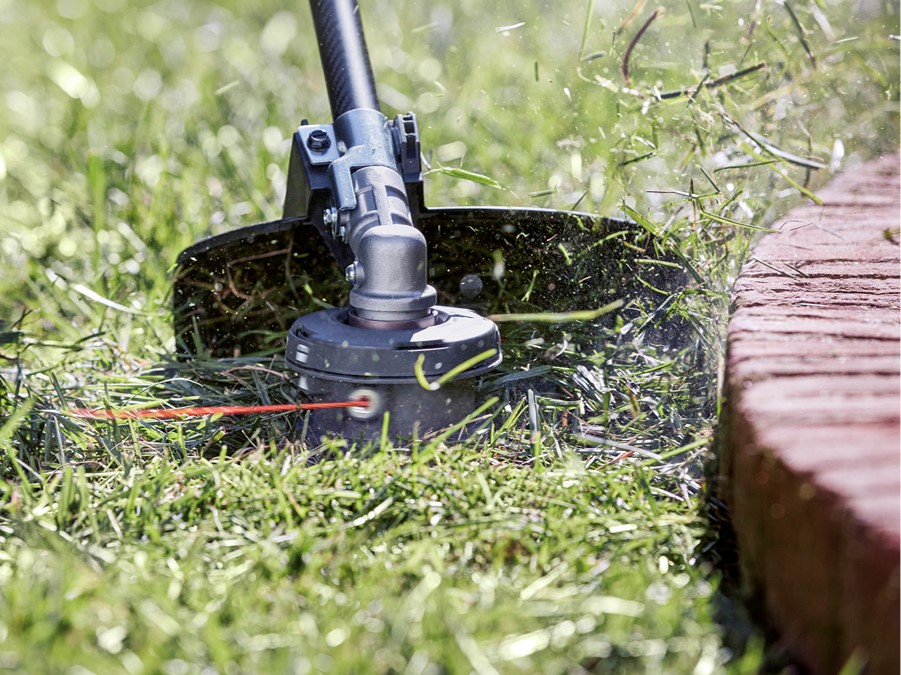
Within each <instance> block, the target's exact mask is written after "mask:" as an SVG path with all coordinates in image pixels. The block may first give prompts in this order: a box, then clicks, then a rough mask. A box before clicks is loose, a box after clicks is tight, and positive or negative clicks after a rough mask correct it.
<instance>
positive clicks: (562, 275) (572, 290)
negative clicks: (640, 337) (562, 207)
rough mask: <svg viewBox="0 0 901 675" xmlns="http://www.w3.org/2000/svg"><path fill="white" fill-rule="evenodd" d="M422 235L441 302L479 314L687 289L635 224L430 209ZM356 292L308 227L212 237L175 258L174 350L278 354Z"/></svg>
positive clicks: (576, 306)
mask: <svg viewBox="0 0 901 675" xmlns="http://www.w3.org/2000/svg"><path fill="white" fill-rule="evenodd" d="M417 226H418V227H419V229H420V230H421V231H422V232H423V234H424V235H425V238H426V240H427V241H428V242H429V282H430V283H431V284H432V285H433V286H434V287H435V288H436V290H437V291H438V299H439V302H440V303H441V304H444V305H453V306H462V307H468V308H472V309H476V310H477V311H479V312H480V313H481V314H485V313H492V312H534V311H542V312H561V311H573V310H587V309H593V308H596V307H600V306H602V305H606V304H608V303H609V302H612V301H614V300H617V299H621V300H623V301H624V302H625V303H626V306H628V303H629V302H630V301H643V300H644V299H648V298H652V297H653V296H654V295H657V292H656V291H654V290H652V288H651V287H653V288H656V289H659V290H660V291H663V292H672V291H673V290H675V288H676V287H677V286H679V285H682V284H683V283H684V277H683V275H682V274H674V273H673V272H674V270H673V268H672V266H671V264H672V263H673V262H675V259H674V258H673V257H672V256H671V254H669V253H666V252H664V251H661V250H658V249H659V246H658V243H657V242H656V241H655V240H654V239H653V238H652V237H651V236H650V235H649V234H648V232H647V231H645V230H644V229H643V228H641V227H640V226H638V225H636V224H635V223H632V222H628V221H623V220H614V219H609V218H602V217H599V216H595V215H591V214H586V213H576V212H569V211H552V210H546V209H517V208H502V207H486V208H465V207H461V208H435V209H424V210H422V211H421V212H420V213H419V215H418V219H417ZM655 262H663V263H665V264H664V265H659V264H655ZM666 263H669V264H666ZM347 294H348V284H347V281H346V280H345V278H344V274H343V271H342V270H341V267H340V266H339V265H336V264H335V258H334V257H333V254H332V252H330V250H329V248H328V247H327V246H326V244H325V242H324V241H323V239H322V237H321V236H320V234H319V232H318V231H317V229H316V227H314V226H313V224H312V222H311V221H310V220H308V219H284V220H277V221H273V222H269V223H262V224H257V225H252V226H250V227H246V228H242V229H239V230H235V231H232V232H228V233H226V234H222V235H219V236H216V237H212V238H210V239H206V240H204V241H201V242H199V243H198V244H196V245H194V246H192V247H191V248H189V249H186V250H185V251H184V252H182V254H181V255H180V256H179V258H178V265H177V271H176V277H175V286H174V298H173V299H174V312H175V334H176V341H177V349H178V352H179V353H180V354H182V355H185V356H191V355H204V356H211V357H236V356H242V355H249V354H254V353H271V352H275V351H281V350H283V349H284V344H285V336H286V334H287V333H288V330H289V328H290V326H291V324H292V323H293V322H294V320H295V319H297V318H298V317H299V316H301V315H304V314H307V313H309V312H311V311H315V310H318V309H322V308H323V307H330V306H341V305H343V304H345V303H346V299H347ZM658 297H659V298H660V300H662V299H663V296H662V295H659V296H658Z"/></svg>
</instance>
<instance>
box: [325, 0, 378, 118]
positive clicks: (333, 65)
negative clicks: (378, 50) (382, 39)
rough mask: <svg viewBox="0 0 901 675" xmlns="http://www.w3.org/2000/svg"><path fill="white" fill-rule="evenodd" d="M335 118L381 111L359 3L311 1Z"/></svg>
mask: <svg viewBox="0 0 901 675" xmlns="http://www.w3.org/2000/svg"><path fill="white" fill-rule="evenodd" d="M310 9H311V10H312V12H313V25H314V26H315V28H316V38H317V40H318V42H319V57H320V58H321V60H322V70H323V71H324V73H325V84H326V88H327V89H328V96H329V103H330V104H331V107H332V118H333V119H338V118H339V117H340V116H341V115H343V114H344V113H346V112H347V111H348V110H356V109H358V108H370V109H372V110H378V109H379V102H378V97H377V96H376V93H375V79H374V77H373V75H372V66H371V65H370V63H369V54H368V52H367V51H366V40H365V38H364V37H363V24H362V22H361V21H360V8H359V7H358V6H357V1H356V0H310Z"/></svg>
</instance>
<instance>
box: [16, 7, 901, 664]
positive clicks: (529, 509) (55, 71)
mask: <svg viewBox="0 0 901 675" xmlns="http://www.w3.org/2000/svg"><path fill="white" fill-rule="evenodd" d="M296 4H299V5H300V6H299V7H294V6H287V5H285V4H284V3H277V2H274V1H272V0H261V1H260V2H256V3H252V6H248V3H239V2H236V1H234V0H222V1H221V2H218V3H215V2H211V1H209V0H196V1H194V2H190V3H187V2H178V1H176V0H161V1H160V2H154V3H150V2H125V0H56V2H50V1H49V0H30V1H29V2H24V1H23V0H0V28H2V33H3V36H4V37H3V40H2V41H0V74H2V81H3V82H4V91H3V97H4V103H5V105H3V106H0V131H2V133H0V214H2V215H0V261H2V264H3V275H2V278H0V447H2V450H3V452H2V453H0V457H2V459H0V539H2V548H0V667H2V668H7V669H10V670H16V671H25V672H72V673H85V672H96V673H107V672H128V673H152V672H166V673H193V672H198V673H199V672H229V673H232V672H234V673H240V672H299V673H300V672H318V671H333V672H404V673H440V672H453V673H456V672H477V673H494V672H573V673H579V672H586V671H587V672H617V673H619V672H673V673H683V672H684V673H689V672H694V673H698V674H703V673H713V672H720V671H728V672H756V671H757V669H758V668H759V667H760V664H761V662H762V660H763V659H764V647H763V644H762V640H761V638H760V633H759V632H758V631H754V630H751V629H749V628H748V627H746V626H742V625H739V624H740V622H739V621H738V620H737V619H735V620H733V621H731V622H727V624H723V623H720V622H717V621H716V616H715V615H716V607H718V606H721V605H722V603H721V602H720V601H717V588H718V585H719V583H720V579H721V576H722V571H721V570H720V569H719V568H718V567H717V565H716V563H717V560H718V557H717V554H716V551H717V548H716V546H715V545H714V544H715V541H716V534H717V523H716V522H710V519H709V518H708V516H707V510H706V509H705V489H706V487H707V483H706V481H705V466H707V465H708V463H709V461H710V460H711V457H712V456H713V454H714V450H715V448H714V445H715V444H714V439H715V432H716V416H717V408H718V399H717V381H718V371H719V368H720V365H721V363H722V357H723V353H722V352H723V340H722V336H723V332H724V329H725V321H726V319H727V317H728V290H729V287H730V285H731V283H732V281H733V280H734V278H735V275H736V273H737V271H738V269H739V267H740V264H741V262H742V261H743V260H744V259H746V257H747V255H748V248H749V244H750V243H751V242H752V241H753V238H754V237H755V236H756V235H757V234H759V232H760V231H761V230H762V229H766V227H767V225H768V224H769V223H771V222H772V220H773V219H774V218H775V216H776V215H777V214H779V213H782V212H784V211H785V210H787V208H788V207H789V206H791V205H793V204H796V203H798V202H800V201H803V200H816V199H817V197H816V191H817V189H818V188H819V187H820V186H821V185H822V184H823V183H824V182H825V181H826V180H827V179H828V178H829V176H830V175H832V174H833V173H834V172H835V171H837V170H839V169H842V168H846V167H849V166H853V165H854V163H855V162H860V161H863V160H865V159H867V158H869V157H872V156H874V155H876V154H878V153H879V152H882V151H886V150H891V149H893V148H894V147H895V145H896V144H897V142H898V137H899V125H898V89H899V59H898V34H899V18H898V9H897V4H896V3H890V2H875V1H871V2H864V1H856V0H855V1H853V2H852V1H851V0H796V1H794V2H788V0H786V1H785V2H781V3H770V2H765V3H764V2H757V3H721V4H716V3H705V2H700V1H699V0H664V2H662V3H661V5H659V6H657V5H651V4H648V3H645V2H644V1H643V0H639V1H638V2H637V3H633V2H631V1H629V2H612V3H605V2H594V1H593V0H560V1H559V2H541V3H538V2H534V3H523V2H510V1H505V2H494V3H486V2H481V1H478V0H455V1H453V2H451V1H448V2H440V3H439V2H431V3H425V2H418V3H408V2H399V1H397V0H371V1H370V2H366V3H365V4H364V7H363V8H362V11H363V21H364V25H365V28H366V31H367V37H368V42H369V47H370V52H371V57H372V62H373V67H374V70H375V73H376V78H377V81H378V83H379V96H380V99H381V101H382V104H383V110H384V112H385V113H386V114H387V115H389V117H390V116H393V115H394V114H395V113H397V112H407V111H408V110H413V111H415V112H416V113H417V115H418V117H419V122H420V128H421V132H422V140H423V150H424V154H425V158H426V160H427V161H428V164H429V167H430V168H431V169H432V170H431V172H430V173H429V174H428V175H427V177H426V199H427V201H428V203H429V204H431V205H444V204H460V205H465V204H470V205H519V206H523V205H532V206H544V207H549V208H554V209H572V208H578V210H580V211H588V212H594V213H600V214H603V215H606V216H611V217H618V218H623V217H625V218H629V219H631V220H633V221H635V222H637V223H638V226H639V227H640V228H641V229H642V230H643V231H644V232H645V233H646V240H645V241H646V243H647V245H648V247H649V248H648V249H647V251H650V253H648V252H647V251H642V252H637V253H636V255H639V254H640V255H642V256H644V257H645V258H646V259H650V258H651V257H652V255H651V253H653V252H658V253H662V252H665V253H666V254H667V255H669V256H671V257H672V258H671V259H673V260H677V261H678V262H677V263H670V265H675V267H671V271H672V274H673V275H674V276H673V278H674V279H676V280H677V283H676V286H675V287H673V288H671V289H659V288H655V287H652V285H650V284H647V286H648V287H647V289H646V290H647V292H646V293H645V294H644V295H643V296H642V298H643V299H642V300H641V301H640V302H634V303H631V304H629V305H627V306H626V307H625V308H624V309H623V310H622V311H621V312H620V313H619V314H618V315H617V316H616V317H614V318H613V319H611V318H610V317H605V319H604V320H603V321H582V322H578V321H577V322H568V323H533V322H526V323H518V324H512V325H511V326H510V327H507V326H505V328H504V330H505V333H504V338H505V343H504V344H505V350H506V355H505V356H506V359H505V363H504V366H503V368H502V369H501V370H499V371H498V372H497V373H495V374H494V375H492V376H491V377H489V378H488V381H486V382H485V383H484V385H483V387H484V391H485V393H486V396H488V395H490V396H492V397H493V398H494V399H496V400H497V401H498V402H497V403H496V404H495V405H493V406H491V407H489V408H488V409H486V411H485V415H486V417H485V418H484V423H483V432H482V433H480V434H477V435H476V436H474V437H472V438H471V439H470V440H469V441H467V442H463V443H459V442H452V441H451V440H450V437H449V436H447V435H443V436H442V435H439V436H438V437H437V438H432V439H425V440H420V441H417V442H415V443H412V444H392V443H391V442H389V441H387V440H385V441H383V442H381V443H376V444H374V445H372V446H360V447H358V446H349V445H348V444H347V443H345V442H343V441H341V440H333V441H330V442H328V443H326V444H324V445H322V444H319V443H313V442H312V441H311V440H310V439H308V438H306V437H305V436H304V434H303V432H302V427H303V425H302V420H301V419H298V415H297V414H278V415H260V416H253V417H243V418H237V417H221V416H220V417H214V418H209V419H202V420H183V421H138V420H129V421H123V422H111V421H102V422H97V421H88V420H83V419H78V418H74V417H72V416H71V415H69V414H67V412H66V411H67V410H68V409H69V408H71V407H72V406H76V405H89V406H114V407H120V406H121V407H126V406H145V405H152V406H176V405H190V404H203V403H216V402H239V403H254V402H260V401H262V402H270V401H271V402H284V401H290V400H292V398H293V396H294V392H295V390H294V383H293V382H292V380H291V377H290V376H289V375H288V374H287V373H286V369H285V367H284V364H283V363H282V361H281V358H280V356H279V355H275V356H268V357H265V358H252V357H242V358H240V359H234V360H228V361H214V360H203V359H198V360H197V361H194V362H189V363H185V362H179V361H177V360H176V359H175V358H174V351H175V341H174V338H173V335H172V327H171V322H172V317H171V311H170V304H171V283H172V274H173V265H174V262H175V259H176V257H177V255H178V253H179V251H181V250H182V249H184V248H185V247H187V246H189V245H191V244H193V243H194V242H195V241H197V240H199V239H201V238H202V237H205V236H208V235H210V234H215V233H220V232H224V231H227V230H229V229H233V228H236V227H240V226H242V225H248V224H251V223H253V222H259V221H265V220H273V219H276V218H278V217H280V215H281V205H282V201H283V198H284V190H285V178H286V171H287V160H288V144H289V141H290V137H291V134H292V133H293V130H294V128H295V127H296V126H297V124H299V122H300V120H302V119H304V118H308V119H310V120H311V121H313V122H328V121H330V115H329V107H328V101H327V97H326V94H325V89H324V83H323V81H322V77H321V71H320V69H319V65H318V53H317V49H316V44H315V40H314V38H313V34H312V26H311V25H310V19H309V11H308V9H307V7H306V6H305V4H304V3H296ZM737 6H740V7H741V9H740V10H739V9H737V8H736V7H737ZM461 170H462V171H461ZM464 172H468V173H464ZM470 174H478V175H479V176H482V177H484V178H480V179H479V180H467V179H466V176H467V175H470ZM646 264H648V265H652V264H653V261H650V260H649V261H648V262H647V263H646ZM602 272H603V270H601V273H602ZM507 273H508V274H510V275H517V274H527V275H528V274H530V271H529V270H527V269H526V270H519V269H516V270H508V271H507ZM639 276H640V275H639ZM336 300H337V299H336ZM601 304H604V302H598V303H597V305H595V306H594V307H593V306H587V307H584V308H582V309H585V310H590V309H594V308H595V307H597V306H600V305H601ZM501 309H503V307H501ZM535 309H536V310H550V309H552V308H550V307H536V308H535ZM736 635H739V636H740V637H742V638H748V639H737V638H736Z"/></svg>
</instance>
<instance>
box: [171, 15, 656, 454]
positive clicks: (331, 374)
mask: <svg viewBox="0 0 901 675" xmlns="http://www.w3.org/2000/svg"><path fill="white" fill-rule="evenodd" d="M310 4H311V8H312V14H313V22H314V25H315V30H316V36H317V39H318V42H319V52H320V57H321V59H322V66H323V70H324V73H325V80H326V85H327V89H328V96H329V101H330V104H331V111H332V116H333V119H334V121H333V122H332V124H309V123H307V122H306V121H304V122H303V123H302V124H301V126H300V127H299V128H298V129H297V131H296V133H295V134H294V136H293V141H292V144H291V159H290V165H289V171H288V182H287V193H286V198H285V207H284V217H283V218H282V219H281V220H278V221H274V222H269V223H262V224H258V225H252V226H250V227H246V228H243V229H240V230H237V231H232V232H228V233H226V234H223V235H220V236H217V237H213V238H210V239H207V240H205V241H202V242H200V243H198V244H196V245H194V246H192V247H191V248H189V249H187V250H185V251H184V252H182V254H181V255H180V256H179V258H178V271H177V276H176V281H175V290H174V310H175V329H176V338H177V341H178V344H179V349H180V350H181V351H182V352H183V353H185V354H188V355H200V354H202V355H208V356H213V357H231V356H238V355H245V354H249V353H255V352H260V351H265V350H266V349H271V348H272V345H273V338H275V339H276V340H277V341H279V342H281V344H284V339H285V338H284V336H285V334H286V333H287V349H286V352H285V360H286V363H287V364H288V366H289V367H290V368H291V369H293V370H294V371H295V372H296V373H297V376H298V386H299V389H300V391H301V392H302V393H303V394H304V395H305V396H306V397H308V398H309V399H310V400H311V401H313V402H328V401H353V400H358V401H360V400H364V399H365V405H360V406H356V407H350V408H346V407H345V408H325V409H317V410H313V411H311V412H310V428H311V430H312V431H313V432H314V434H315V435H321V434H336V435H341V436H346V437H351V438H374V437H377V436H378V435H379V434H381V433H382V431H383V420H384V417H385V413H388V419H389V423H388V424H389V426H388V433H389V434H390V435H392V436H407V435H410V434H413V433H424V432H426V431H428V430H432V429H438V428H441V427H444V426H446V425H449V424H452V423H455V422H458V421H459V420H461V419H462V418H463V417H465V416H466V415H467V414H468V413H469V412H470V411H472V409H473V408H474V406H475V382H476V381H477V379H478V378H479V376H482V375H484V374H485V373H487V372H488V371H490V370H491V369H493V368H495V367H496V366H497V365H498V364H499V363H500V362H501V348H500V338H499V333H498V329H497V327H496V325H495V324H494V323H493V322H492V321H490V320H488V319H487V318H484V317H483V316H480V315H479V314H478V313H477V312H476V311H473V309H472V308H471V307H473V306H477V307H484V306H487V301H490V300H492V299H494V300H497V299H498V298H499V296H500V295H501V294H504V295H505V297H506V298H508V299H510V300H511V301H516V302H520V301H522V300H523V299H525V300H527V301H528V302H530V303H533V306H534V305H537V306H540V307H543V308H547V309H566V308H579V307H582V308H584V307H591V306H597V305H598V304H603V303H604V302H606V301H609V300H611V299H614V298H621V297H622V295H623V292H624V291H625V289H627V288H629V287H632V286H633V285H634V284H632V283H631V279H630V277H632V276H633V275H634V270H633V269H630V268H629V267H628V265H626V264H625V263H624V259H625V257H624V256H623V252H624V251H625V250H626V249H625V247H623V246H621V242H623V241H627V240H628V241H633V240H636V238H640V237H641V236H643V234H642V233H641V232H639V231H637V229H636V228H635V226H633V225H631V224H629V223H623V222H618V221H611V220H607V219H602V218H598V217H597V216H591V215H588V214H578V213H572V212H562V211H549V210H541V209H507V208H438V209H430V208H427V207H426V206H425V204H424V199H423V176H422V173H423V172H422V162H421V155H420V136H419V130H418V125H417V120H416V117H415V115H414V114H413V113H408V114H404V115H398V116H397V117H395V118H394V119H393V120H389V119H387V118H386V117H385V116H384V115H383V114H382V113H381V112H380V109H379V103H378V100H377V97H376V92H375V84H374V78H373V74H372V68H371V66H370V63H369V58H368V55H367V51H366V45H365V41H364V37H363V29H362V25H361V21H360V15H359V8H358V7H357V2H356V0H311V3H310ZM427 240H428V241H429V242H430V243H431V251H430V254H429V255H428V256H427V252H426V241H427ZM631 245H632V246H634V244H631ZM630 257H634V256H630ZM329 261H331V262H329ZM335 263H337V265H336V264H335ZM505 268H506V269H507V270H511V269H515V270H518V271H522V270H524V269H529V270H530V271H531V273H530V274H520V275H516V276H522V277H524V279H518V278H513V277H514V275H510V274H505V272H504V270H505ZM342 287H343V288H344V289H347V288H349V294H348V296H347V298H346V303H345V304H344V306H340V307H338V306H335V307H332V306H328V304H329V301H331V302H337V301H339V300H341V298H340V295H341V289H342ZM439 295H440V296H441V297H442V298H443V299H448V300H453V301H456V302H455V304H454V306H450V305H445V304H439V303H438V298H439ZM460 301H464V302H468V303H470V308H466V307H463V306H461V304H460ZM316 307H326V308H324V309H319V311H312V312H310V311H309V310H311V309H315V308H316Z"/></svg>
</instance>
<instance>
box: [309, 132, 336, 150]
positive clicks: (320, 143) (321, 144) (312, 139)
mask: <svg viewBox="0 0 901 675" xmlns="http://www.w3.org/2000/svg"><path fill="white" fill-rule="evenodd" d="M331 144H332V140H331V139H330V138H329V137H328V134H327V133H326V132H325V131H323V130H322V129H313V131H311V132H310V135H309V136H307V147H308V148H309V149H310V150H312V151H313V152H325V151H326V150H328V149H329V146H330V145H331Z"/></svg>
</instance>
